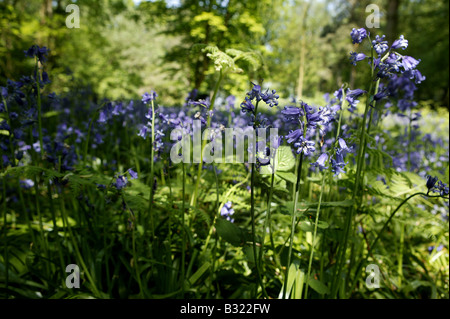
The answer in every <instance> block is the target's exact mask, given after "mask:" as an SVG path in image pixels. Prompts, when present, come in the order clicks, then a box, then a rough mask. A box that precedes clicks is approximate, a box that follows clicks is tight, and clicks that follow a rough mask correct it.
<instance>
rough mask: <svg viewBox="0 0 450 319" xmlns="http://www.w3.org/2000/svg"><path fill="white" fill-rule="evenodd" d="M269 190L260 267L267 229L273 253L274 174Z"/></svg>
mask: <svg viewBox="0 0 450 319" xmlns="http://www.w3.org/2000/svg"><path fill="white" fill-rule="evenodd" d="M270 180H271V181H270V189H269V195H268V196H267V215H266V220H265V222H264V235H263V236H262V239H261V250H260V252H259V264H260V265H262V259H263V255H264V240H265V237H266V236H265V234H266V230H267V229H269V238H270V245H271V248H272V251H273V252H275V244H274V241H273V236H272V230H271V216H270V209H271V205H272V195H273V184H274V180H275V173H272V176H271V178H270Z"/></svg>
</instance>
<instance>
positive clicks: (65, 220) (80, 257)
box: [60, 194, 101, 298]
mask: <svg viewBox="0 0 450 319" xmlns="http://www.w3.org/2000/svg"><path fill="white" fill-rule="evenodd" d="M61 195H62V194H61ZM60 204H61V217H62V221H63V225H64V228H65V231H66V232H68V233H69V237H70V239H71V241H72V244H73V248H74V250H75V255H76V257H77V259H78V261H79V262H80V264H81V267H82V269H83V270H84V272H85V273H86V277H87V279H88V281H89V282H90V283H91V286H92V290H93V292H94V295H95V296H96V297H98V298H101V295H100V292H99V291H98V289H97V286H96V284H95V281H94V279H93V278H92V276H91V274H90V272H89V270H88V268H87V267H86V264H85V263H84V260H83V257H82V256H81V253H80V250H79V248H78V244H77V241H76V239H75V236H74V234H73V232H72V228H71V226H70V224H69V222H68V220H67V216H66V209H65V206H64V200H63V198H62V196H61V200H60Z"/></svg>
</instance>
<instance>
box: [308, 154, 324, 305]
mask: <svg viewBox="0 0 450 319" xmlns="http://www.w3.org/2000/svg"><path fill="white" fill-rule="evenodd" d="M327 163H328V161H327ZM325 176H326V174H325V172H324V173H323V176H322V185H321V187H320V195H319V205H318V206H317V213H316V220H315V222H314V235H313V239H312V243H311V254H310V256H309V263H308V274H307V275H306V281H305V283H306V287H305V298H304V299H307V298H308V287H309V276H310V274H311V265H312V260H313V256H314V247H315V243H316V236H317V225H318V223H319V214H320V205H321V204H322V195H323V190H324V188H325V187H324V186H325Z"/></svg>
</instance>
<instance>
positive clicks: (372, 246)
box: [350, 192, 448, 292]
mask: <svg viewBox="0 0 450 319" xmlns="http://www.w3.org/2000/svg"><path fill="white" fill-rule="evenodd" d="M418 195H422V196H427V197H429V198H445V197H443V196H440V195H436V196H430V195H428V194H426V193H422V192H419V193H414V194H412V195H410V196H409V197H407V198H406V199H404V200H403V201H402V202H401V203H400V205H398V206H397V208H396V209H395V210H394V211H393V212H392V213H391V215H390V216H389V218H388V220H387V221H386V222H385V223H384V225H383V227H382V228H381V230H380V231H378V232H377V237H376V238H375V239H374V240H373V242H372V243H371V244H370V245H369V249H370V250H368V251H367V254H366V256H365V257H364V258H362V259H361V261H360V262H359V264H358V268H357V270H356V272H355V274H356V275H355V277H354V279H353V284H352V289H351V290H350V292H352V291H353V290H354V289H355V287H356V284H357V282H358V278H359V276H360V274H361V269H362V265H363V264H365V263H366V262H367V260H368V259H369V257H370V253H371V251H373V250H374V249H375V246H376V244H377V243H378V241H379V240H380V238H381V235H382V234H383V233H384V231H385V230H386V228H387V226H388V225H389V223H390V222H391V220H392V218H394V216H395V214H396V213H397V212H398V211H399V209H400V208H401V207H402V206H403V205H404V204H405V203H406V202H407V201H409V200H410V199H411V198H413V197H415V196H418ZM445 199H447V200H448V198H445Z"/></svg>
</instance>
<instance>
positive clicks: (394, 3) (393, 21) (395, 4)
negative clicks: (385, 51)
mask: <svg viewBox="0 0 450 319" xmlns="http://www.w3.org/2000/svg"><path fill="white" fill-rule="evenodd" d="M399 6H400V0H389V1H388V8H387V24H386V37H387V40H388V41H389V43H392V41H394V40H395V39H396V38H397V36H398V34H397V33H398V8H399Z"/></svg>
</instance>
